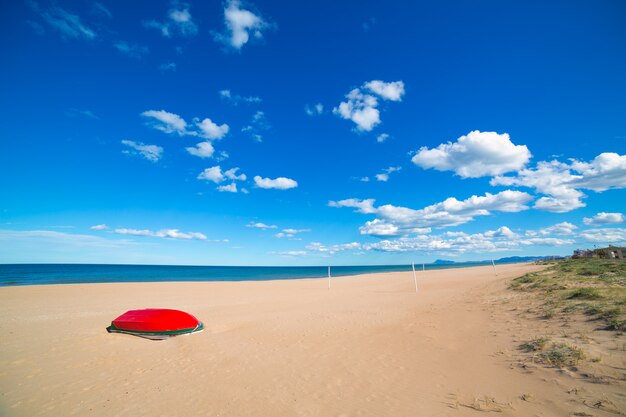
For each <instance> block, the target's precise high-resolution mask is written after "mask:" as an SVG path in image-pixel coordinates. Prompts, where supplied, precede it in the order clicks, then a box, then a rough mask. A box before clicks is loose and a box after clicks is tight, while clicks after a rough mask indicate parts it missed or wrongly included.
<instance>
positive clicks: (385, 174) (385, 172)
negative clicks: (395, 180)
mask: <svg viewBox="0 0 626 417" xmlns="http://www.w3.org/2000/svg"><path fill="white" fill-rule="evenodd" d="M401 169H402V168H401V167H389V168H386V169H383V172H382V173H380V174H376V180H378V181H382V182H387V181H389V174H391V173H392V172H397V171H400V170H401Z"/></svg>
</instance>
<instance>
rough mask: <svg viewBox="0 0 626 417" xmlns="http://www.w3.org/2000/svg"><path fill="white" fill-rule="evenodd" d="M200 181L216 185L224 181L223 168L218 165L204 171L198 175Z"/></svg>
mask: <svg viewBox="0 0 626 417" xmlns="http://www.w3.org/2000/svg"><path fill="white" fill-rule="evenodd" d="M198 179H199V180H207V181H213V182H214V183H216V184H218V183H220V182H222V181H224V174H222V168H221V167H220V166H219V165H216V166H214V167H211V168H206V169H205V170H204V171H202V172H201V173H200V174H198Z"/></svg>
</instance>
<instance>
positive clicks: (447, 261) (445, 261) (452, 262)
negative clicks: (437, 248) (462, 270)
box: [433, 259, 457, 265]
mask: <svg viewBox="0 0 626 417" xmlns="http://www.w3.org/2000/svg"><path fill="white" fill-rule="evenodd" d="M455 263H457V262H454V261H449V260H447V259H437V260H436V261H435V262H433V265H452V264H455Z"/></svg>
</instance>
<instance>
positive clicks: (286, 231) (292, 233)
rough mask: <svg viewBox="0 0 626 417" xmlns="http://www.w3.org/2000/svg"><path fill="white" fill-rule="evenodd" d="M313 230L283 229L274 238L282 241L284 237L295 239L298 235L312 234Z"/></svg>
mask: <svg viewBox="0 0 626 417" xmlns="http://www.w3.org/2000/svg"><path fill="white" fill-rule="evenodd" d="M310 231H311V229H283V230H282V231H281V232H279V233H276V234H275V235H274V236H275V237H277V238H279V239H281V238H284V237H287V238H294V237H295V236H296V235H297V234H298V233H305V232H310Z"/></svg>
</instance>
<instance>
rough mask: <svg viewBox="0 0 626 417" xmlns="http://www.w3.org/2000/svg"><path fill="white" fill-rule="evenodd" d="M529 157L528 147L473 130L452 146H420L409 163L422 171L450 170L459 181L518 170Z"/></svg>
mask: <svg viewBox="0 0 626 417" xmlns="http://www.w3.org/2000/svg"><path fill="white" fill-rule="evenodd" d="M530 157H531V154H530V152H529V151H528V148H527V147H526V146H525V145H514V144H513V142H511V139H510V138H509V135H508V133H502V134H499V133H496V132H480V131H478V130H474V131H473V132H470V133H468V134H467V135H465V136H461V137H460V138H458V139H457V141H456V142H454V143H451V142H448V143H443V144H441V145H439V146H438V147H436V148H432V149H428V148H427V147H425V146H424V147H422V148H420V150H419V151H418V152H417V153H416V154H415V155H414V156H413V158H412V159H411V161H413V163H414V164H415V165H417V166H419V167H422V168H424V169H429V168H434V169H436V170H437V171H454V172H455V173H456V174H457V175H459V176H461V177H462V178H477V177H483V176H486V175H490V176H491V175H499V174H503V173H506V172H511V171H516V170H519V169H521V168H523V167H524V166H525V165H526V163H527V162H528V160H529V159H530Z"/></svg>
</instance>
